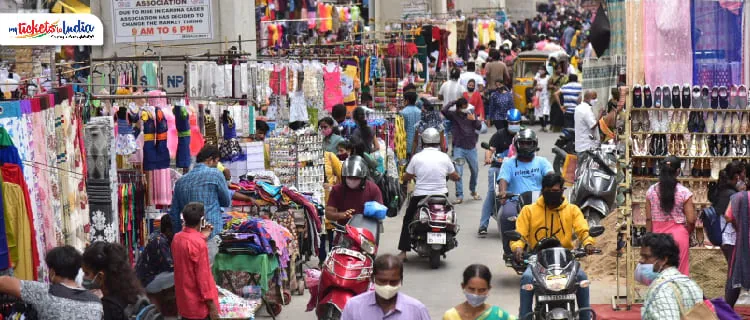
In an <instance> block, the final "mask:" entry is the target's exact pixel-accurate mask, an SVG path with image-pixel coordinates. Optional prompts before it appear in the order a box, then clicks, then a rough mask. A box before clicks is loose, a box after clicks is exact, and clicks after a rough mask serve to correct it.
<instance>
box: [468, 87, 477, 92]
mask: <svg viewBox="0 0 750 320" xmlns="http://www.w3.org/2000/svg"><path fill="white" fill-rule="evenodd" d="M474 90H476V88H466V91H469V92H474Z"/></svg>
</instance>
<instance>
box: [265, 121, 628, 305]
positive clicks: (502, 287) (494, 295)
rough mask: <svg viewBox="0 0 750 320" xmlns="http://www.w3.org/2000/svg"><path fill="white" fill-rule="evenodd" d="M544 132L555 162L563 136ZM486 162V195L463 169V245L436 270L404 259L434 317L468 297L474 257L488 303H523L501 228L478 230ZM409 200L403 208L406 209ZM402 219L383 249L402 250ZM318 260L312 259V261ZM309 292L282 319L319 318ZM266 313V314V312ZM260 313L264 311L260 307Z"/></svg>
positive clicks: (602, 292)
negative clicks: (488, 286)
mask: <svg viewBox="0 0 750 320" xmlns="http://www.w3.org/2000/svg"><path fill="white" fill-rule="evenodd" d="M532 129H533V130H535V131H536V133H537V135H538V137H539V147H540V148H541V150H540V151H539V152H538V155H541V156H544V157H546V158H547V159H549V160H550V162H552V160H553V154H552V150H551V149H552V146H553V145H554V142H555V140H556V139H557V137H558V135H559V134H558V133H544V132H541V130H539V127H538V126H534V127H532ZM488 131H489V132H488V133H486V134H483V135H481V136H480V138H479V143H481V142H483V141H486V142H489V140H490V137H491V136H492V134H493V133H495V129H494V128H491V129H490V130H488ZM479 143H477V150H478V152H479V159H480V161H482V160H483V159H484V150H483V149H481V148H480V146H479ZM487 168H488V166H483V165H482V164H481V163H480V170H479V182H478V186H477V192H478V193H479V194H480V195H481V196H482V198H483V199H482V200H480V201H475V200H471V198H470V197H469V191H468V187H469V183H468V180H469V175H470V173H469V170H468V168H467V169H466V170H464V177H463V179H464V188H465V190H464V194H465V199H464V203H463V204H460V205H457V206H456V210H457V214H458V222H459V225H460V226H461V231H460V232H459V234H458V242H459V245H458V247H457V248H455V249H453V250H452V251H449V252H448V253H447V259H443V260H442V261H441V265H440V268H438V269H437V270H432V269H430V267H429V265H428V262H427V258H419V257H418V256H417V255H416V253H414V252H412V253H410V254H409V255H408V258H407V259H408V261H407V262H406V264H405V270H404V282H403V287H402V289H401V292H403V293H406V294H408V295H410V296H412V297H414V298H416V299H418V300H420V301H421V302H422V303H424V304H425V305H426V306H427V308H428V309H429V311H430V316H431V317H432V319H442V316H443V313H444V312H445V311H446V310H448V309H450V308H452V307H453V306H455V305H457V304H459V303H462V302H463V301H464V300H465V298H464V295H463V292H462V290H461V280H462V279H461V274H462V272H463V270H464V268H466V267H467V266H468V265H470V264H472V263H482V264H485V265H487V266H488V267H489V268H490V270H492V276H493V278H492V286H493V287H492V290H491V292H490V296H489V298H488V299H487V303H490V304H493V305H498V306H500V307H501V308H503V309H505V310H506V311H508V312H510V313H511V314H517V313H518V306H519V281H520V276H518V275H516V274H515V272H514V271H513V270H511V269H509V268H507V267H505V265H504V264H503V262H502V245H501V244H500V233H499V231H498V230H497V227H496V223H495V221H494V220H491V221H490V227H489V230H488V234H487V236H486V237H485V238H479V237H478V236H477V228H478V226H479V218H480V216H481V211H482V203H483V201H484V198H485V196H486V194H487V185H488V179H487ZM448 189H449V191H450V194H451V199H453V197H454V196H455V186H454V184H453V183H452V182H451V183H450V184H449V186H448ZM405 207H406V206H405V205H404V208H403V209H405ZM402 219H403V210H402V212H401V214H399V216H397V217H395V218H387V219H386V220H385V221H384V228H385V233H384V234H383V235H382V236H381V238H380V248H379V250H378V251H379V252H380V253H392V254H397V253H398V252H399V251H398V249H397V245H398V238H399V233H400V230H401V224H402ZM315 265H317V261H315V260H313V261H311V262H310V266H315ZM612 294H614V290H613V289H612V287H611V286H609V285H604V284H598V283H596V282H593V283H592V292H591V299H592V303H607V302H609V298H610V297H611V295H612ZM308 299H309V295H308V294H307V292H306V293H305V296H294V297H293V298H292V302H291V303H290V304H289V305H287V306H285V307H284V309H283V311H282V312H281V315H280V316H279V317H277V319H282V320H293V319H315V315H314V313H313V312H307V313H306V312H304V310H305V306H306V305H307V301H308ZM266 316H267V315H266ZM259 317H261V318H263V317H264V312H261V314H260V315H259Z"/></svg>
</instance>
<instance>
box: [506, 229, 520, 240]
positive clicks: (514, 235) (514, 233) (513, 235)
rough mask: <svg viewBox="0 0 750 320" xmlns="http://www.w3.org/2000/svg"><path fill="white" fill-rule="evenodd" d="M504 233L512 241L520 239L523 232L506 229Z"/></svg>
mask: <svg viewBox="0 0 750 320" xmlns="http://www.w3.org/2000/svg"><path fill="white" fill-rule="evenodd" d="M503 235H504V236H505V237H507V238H508V239H509V240H511V241H518V240H521V234H520V233H518V231H515V230H513V231H505V232H503Z"/></svg>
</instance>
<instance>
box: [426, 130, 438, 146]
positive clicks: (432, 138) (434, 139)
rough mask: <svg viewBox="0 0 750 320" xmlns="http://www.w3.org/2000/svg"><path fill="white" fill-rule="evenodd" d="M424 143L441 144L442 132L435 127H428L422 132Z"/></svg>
mask: <svg viewBox="0 0 750 320" xmlns="http://www.w3.org/2000/svg"><path fill="white" fill-rule="evenodd" d="M422 144H440V132H439V131H438V130H437V129H435V128H427V129H425V130H424V131H423V132H422Z"/></svg>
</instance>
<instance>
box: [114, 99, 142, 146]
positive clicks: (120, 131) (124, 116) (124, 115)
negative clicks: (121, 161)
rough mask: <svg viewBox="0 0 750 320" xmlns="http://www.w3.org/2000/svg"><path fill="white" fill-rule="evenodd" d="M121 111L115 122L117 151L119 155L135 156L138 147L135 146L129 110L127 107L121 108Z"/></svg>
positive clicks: (116, 115)
mask: <svg viewBox="0 0 750 320" xmlns="http://www.w3.org/2000/svg"><path fill="white" fill-rule="evenodd" d="M119 109H120V110H118V111H117V113H116V114H115V120H116V121H117V140H116V141H115V151H116V152H117V154H118V155H130V154H133V153H134V152H135V151H136V150H137V149H138V147H137V145H136V144H135V136H134V135H133V127H131V125H130V120H129V116H128V109H127V108H126V107H120V108H119Z"/></svg>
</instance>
